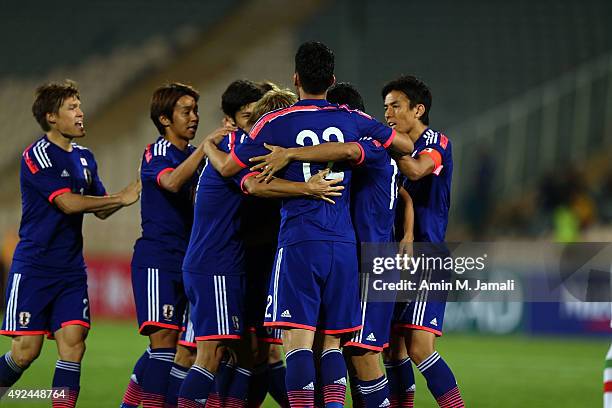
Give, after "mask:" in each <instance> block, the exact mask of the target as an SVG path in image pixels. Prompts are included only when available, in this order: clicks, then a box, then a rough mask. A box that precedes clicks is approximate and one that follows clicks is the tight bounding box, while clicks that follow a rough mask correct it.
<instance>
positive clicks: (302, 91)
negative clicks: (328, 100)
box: [299, 88, 327, 101]
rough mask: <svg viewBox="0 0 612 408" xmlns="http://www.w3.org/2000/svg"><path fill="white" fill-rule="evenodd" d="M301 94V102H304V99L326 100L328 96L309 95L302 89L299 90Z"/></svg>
mask: <svg viewBox="0 0 612 408" xmlns="http://www.w3.org/2000/svg"><path fill="white" fill-rule="evenodd" d="M299 93H300V100H301V101H302V100H304V99H325V97H326V96H327V92H326V93H323V94H318V95H315V94H309V93H307V92H304V90H303V89H302V88H299Z"/></svg>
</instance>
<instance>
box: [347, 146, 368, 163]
mask: <svg viewBox="0 0 612 408" xmlns="http://www.w3.org/2000/svg"><path fill="white" fill-rule="evenodd" d="M349 143H354V144H356V145H357V147H358V148H359V150H360V151H361V156H359V159H358V160H357V161H356V162H355V163H354V164H355V166H359V165H360V164H361V163H363V161H364V160H365V150H363V146H362V145H361V143H359V142H349Z"/></svg>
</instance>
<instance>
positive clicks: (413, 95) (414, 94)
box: [382, 75, 432, 125]
mask: <svg viewBox="0 0 612 408" xmlns="http://www.w3.org/2000/svg"><path fill="white" fill-rule="evenodd" d="M391 91H400V92H403V93H404V95H406V96H407V97H408V99H409V100H410V108H414V107H415V106H416V105H417V104H421V105H423V106H425V113H423V116H421V118H420V120H421V122H422V123H423V124H424V125H429V111H430V110H431V101H432V97H431V91H430V90H429V88H428V87H427V85H425V83H424V82H423V81H421V80H419V79H417V78H416V77H414V76H412V75H402V76H401V77H399V78H398V79H395V80H393V81H391V82H388V83H387V84H386V85H385V86H384V87H383V89H382V97H383V100H384V99H385V97H386V96H387V94H388V93H389V92H391Z"/></svg>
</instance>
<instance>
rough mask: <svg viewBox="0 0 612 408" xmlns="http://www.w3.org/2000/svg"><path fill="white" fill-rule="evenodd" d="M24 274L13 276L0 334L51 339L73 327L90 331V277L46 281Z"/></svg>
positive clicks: (13, 272) (9, 283)
mask: <svg viewBox="0 0 612 408" xmlns="http://www.w3.org/2000/svg"><path fill="white" fill-rule="evenodd" d="M23 272H26V271H21V270H12V271H11V273H10V274H9V277H8V281H7V287H6V299H7V301H6V313H5V315H4V321H3V322H2V330H0V334H4V335H7V336H23V335H38V334H47V335H49V334H53V333H55V332H56V331H57V330H59V329H61V328H62V327H65V326H69V325H80V326H84V327H87V328H89V327H90V319H89V297H88V295H87V276H86V275H80V276H79V275H75V276H73V277H72V276H71V277H69V278H68V277H66V276H61V277H53V276H48V277H46V276H45V277H43V276H31V275H27V274H24V273H23ZM26 273H27V272H26Z"/></svg>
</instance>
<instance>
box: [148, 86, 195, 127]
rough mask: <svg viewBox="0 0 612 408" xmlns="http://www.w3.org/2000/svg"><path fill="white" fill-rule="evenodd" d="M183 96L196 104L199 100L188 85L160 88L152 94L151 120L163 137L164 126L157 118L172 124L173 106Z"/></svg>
mask: <svg viewBox="0 0 612 408" xmlns="http://www.w3.org/2000/svg"><path fill="white" fill-rule="evenodd" d="M185 95H189V96H191V97H192V98H193V99H195V101H196V102H197V101H198V100H199V99H200V93H199V92H198V91H196V90H195V89H194V88H193V87H191V86H189V85H185V84H181V83H179V82H173V83H171V84H168V85H164V86H160V87H159V88H157V89H156V90H155V92H153V97H152V98H151V120H152V121H153V124H154V125H155V127H156V128H157V130H158V131H159V133H160V134H162V135H163V134H164V133H165V126H164V125H162V123H161V122H160V121H159V117H160V116H165V117H167V118H168V119H170V121H171V122H172V112H173V111H174V105H176V102H178V100H179V99H181V98H182V97H183V96H185Z"/></svg>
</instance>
